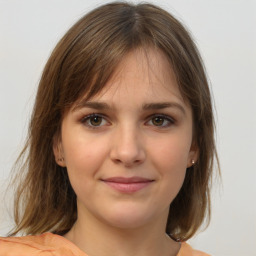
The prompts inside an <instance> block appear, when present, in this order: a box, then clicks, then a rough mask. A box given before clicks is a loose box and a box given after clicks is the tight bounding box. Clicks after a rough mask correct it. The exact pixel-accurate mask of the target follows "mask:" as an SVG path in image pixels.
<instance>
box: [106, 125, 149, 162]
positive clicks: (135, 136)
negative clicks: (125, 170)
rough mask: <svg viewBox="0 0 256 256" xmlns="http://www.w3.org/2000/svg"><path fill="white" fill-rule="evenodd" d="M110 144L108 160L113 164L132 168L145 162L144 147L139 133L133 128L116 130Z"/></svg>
mask: <svg viewBox="0 0 256 256" xmlns="http://www.w3.org/2000/svg"><path fill="white" fill-rule="evenodd" d="M111 144H112V147H111V152H110V158H111V160H112V161H114V162H115V163H117V164H123V165H124V166H126V167H132V166H134V165H139V164H141V163H143V162H144V161H145V158H146V152H145V145H144V144H143V140H142V137H141V136H140V134H139V131H138V130H137V129H136V128H135V127H134V128H133V127H123V128H119V129H117V130H116V131H115V135H114V136H113V138H112V141H111Z"/></svg>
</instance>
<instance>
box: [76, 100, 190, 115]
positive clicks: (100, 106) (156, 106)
mask: <svg viewBox="0 0 256 256" xmlns="http://www.w3.org/2000/svg"><path fill="white" fill-rule="evenodd" d="M80 108H91V109H97V110H110V109H113V108H112V107H111V106H109V105H108V104H107V103H105V102H96V101H95V102H94V101H81V102H80V103H79V104H77V105H76V106H75V107H74V109H73V111H75V110H77V109H80ZM165 108H177V109H179V110H180V111H181V112H182V113H183V114H186V111H185V109H184V107H183V106H182V105H181V104H179V103H176V102H157V103H146V104H143V105H142V109H143V110H160V109H165Z"/></svg>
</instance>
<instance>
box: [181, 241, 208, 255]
mask: <svg viewBox="0 0 256 256" xmlns="http://www.w3.org/2000/svg"><path fill="white" fill-rule="evenodd" d="M177 256H211V255H210V254H207V253H204V252H201V251H198V250H194V249H193V248H192V247H191V246H190V245H189V244H188V243H181V248H180V251H179V253H178V255H177Z"/></svg>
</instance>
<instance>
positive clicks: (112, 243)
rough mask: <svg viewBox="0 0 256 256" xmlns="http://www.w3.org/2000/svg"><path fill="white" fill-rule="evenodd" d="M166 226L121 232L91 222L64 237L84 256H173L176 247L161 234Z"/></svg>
mask: <svg viewBox="0 0 256 256" xmlns="http://www.w3.org/2000/svg"><path fill="white" fill-rule="evenodd" d="M165 225H166V223H165V222H164V223H161V221H156V222H154V223H150V224H148V225H146V226H142V227H138V228H132V229H127V228H126V229H122V228H116V227H113V226H110V225H108V224H107V223H104V222H101V221H100V220H98V219H95V218H94V216H92V215H90V216H88V214H87V216H86V218H82V216H79V214H78V220H77V222H76V223H75V224H74V226H73V227H72V229H71V230H70V231H69V232H68V233H67V234H66V235H65V237H66V238H67V239H68V240H70V241H71V242H73V243H74V244H75V245H77V246H78V247H79V248H80V249H81V250H82V251H84V252H85V253H86V254H87V255H88V256H99V255H100V256H109V255H112V256H146V255H147V256H153V255H154V256H155V255H163V256H175V255H177V253H178V251H179V249H180V244H179V243H177V242H175V241H173V240H172V239H171V238H169V237H168V236H167V235H166V234H165Z"/></svg>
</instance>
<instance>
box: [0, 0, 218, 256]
mask: <svg viewBox="0 0 256 256" xmlns="http://www.w3.org/2000/svg"><path fill="white" fill-rule="evenodd" d="M25 155H26V156H27V159H26V161H25V163H24V165H23V168H22V171H23V172H21V170H20V171H19V176H18V177H19V180H21V182H20V185H19V187H18V189H17V192H16V201H15V221H16V228H15V230H14V231H13V232H12V233H11V235H10V237H8V238H1V239H0V255H1V256H2V255H39V254H40V255H42V256H47V255H62V256H63V255H69V256H70V255H76V256H78V255H79V256H86V255H88V256H105V255H106V256H107V255H111V256H127V255H133V256H143V255H147V256H151V255H161V256H174V255H178V256H187V255H207V254H205V253H202V252H199V251H196V250H193V249H192V248H191V247H190V246H189V245H188V244H187V243H185V241H186V240H187V239H189V238H191V237H192V236H193V235H194V234H195V233H196V231H197V230H198V228H199V227H200V226H201V224H202V222H203V221H204V219H205V218H207V217H209V215H210V194H209V188H210V181H211V176H212V169H213V160H214V157H215V156H216V149H215V143H214V120H213V113H212V105H211V96H210V92H209V88H208V84H207V79H206V76H205V72H204V68H203V65H202V61H201V59H200V56H199V53H198V51H197V49H196V46H195V45H194V43H193V41H192V39H191V38H190V36H189V34H188V32H187V31H186V30H185V29H184V27H183V26H182V25H181V23H180V22H178V21H177V20H176V19H175V18H174V17H173V16H171V15H170V14H169V13H167V12H165V11H164V10H162V9H160V8H159V7H156V6H154V5H150V4H138V5H132V4H128V3H118V2H117V3H110V4H107V5H104V6H101V7H99V8H97V9H95V10H93V11H92V12H90V13H89V14H87V15H86V16H84V17H83V18H82V19H81V20H79V21H78V22H77V23H76V24H75V25H74V26H73V27H72V28H71V29H70V30H69V31H68V32H67V33H66V35H65V36H64V37H63V38H62V39H61V41H60V42H59V43H58V45H57V46H56V48H55V49H54V51H53V53H52V55H51V57H50V58H49V60H48V62H47V64H46V67H45V69H44V72H43V75H42V78H41V81H40V84H39V88H38V93H37V97H36V102H35V106H34V111H33V114H32V118H31V123H30V130H29V136H28V141H27V144H26V147H25V149H24V150H23V152H22V154H21V157H20V159H23V158H24V157H23V156H25ZM21 173H22V174H21ZM23 174H24V175H23ZM20 233H22V234H25V235H27V236H23V237H14V236H15V235H17V234H20Z"/></svg>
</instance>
